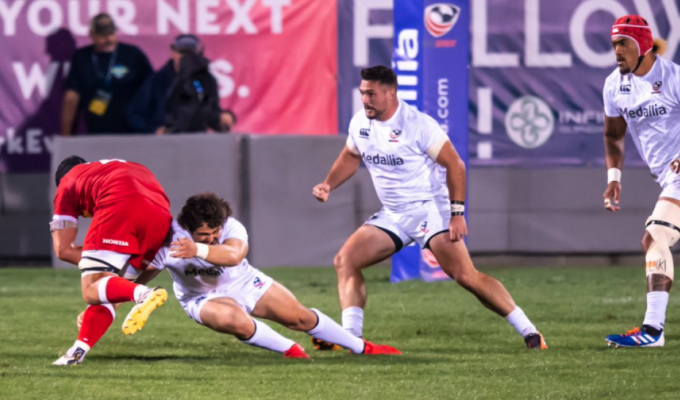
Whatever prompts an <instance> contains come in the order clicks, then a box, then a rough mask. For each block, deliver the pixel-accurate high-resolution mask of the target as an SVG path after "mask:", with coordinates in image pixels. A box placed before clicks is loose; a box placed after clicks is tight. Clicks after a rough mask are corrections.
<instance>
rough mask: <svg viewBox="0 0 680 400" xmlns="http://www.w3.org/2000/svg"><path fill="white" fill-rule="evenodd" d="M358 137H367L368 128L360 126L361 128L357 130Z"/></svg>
mask: <svg viewBox="0 0 680 400" xmlns="http://www.w3.org/2000/svg"><path fill="white" fill-rule="evenodd" d="M359 137H360V138H364V139H368V129H366V128H361V129H360V130H359Z"/></svg>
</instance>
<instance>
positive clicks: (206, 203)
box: [177, 192, 232, 233]
mask: <svg viewBox="0 0 680 400" xmlns="http://www.w3.org/2000/svg"><path fill="white" fill-rule="evenodd" d="M231 214H232V211H231V207H230V206H229V203H227V202H226V201H225V200H224V199H222V198H220V197H218V196H217V195H216V194H215V193H212V192H205V193H200V194H196V195H193V196H191V197H189V198H188V199H187V201H186V203H184V207H182V211H180V213H179V216H178V217H177V222H178V223H179V225H180V226H181V227H182V228H184V229H186V230H188V231H189V232H192V233H193V232H195V231H196V229H198V228H200V227H201V226H202V225H203V224H204V223H205V224H207V225H208V227H209V228H217V227H218V226H222V225H223V224H224V222H225V221H226V220H227V218H229V217H230V216H231Z"/></svg>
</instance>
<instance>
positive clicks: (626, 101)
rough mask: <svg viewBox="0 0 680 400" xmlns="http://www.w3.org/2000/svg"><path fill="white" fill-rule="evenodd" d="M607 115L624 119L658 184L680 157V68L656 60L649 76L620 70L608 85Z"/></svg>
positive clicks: (664, 61) (604, 95) (664, 60)
mask: <svg viewBox="0 0 680 400" xmlns="http://www.w3.org/2000/svg"><path fill="white" fill-rule="evenodd" d="M603 97H604V112H605V114H606V115H607V116H608V117H619V116H622V117H623V118H624V119H625V120H626V123H628V131H629V132H630V134H631V136H632V137H633V141H634V142H635V147H637V149H638V152H640V155H641V156H642V159H643V160H644V161H645V162H646V163H647V165H648V166H649V169H650V171H651V172H652V175H654V177H655V178H656V181H657V182H662V181H663V180H664V178H665V176H666V174H667V173H668V171H669V163H670V162H671V161H672V160H673V159H674V158H676V157H678V156H680V66H678V65H677V64H674V63H673V62H671V61H668V60H666V59H663V58H661V57H658V56H657V57H656V62H655V63H654V66H653V67H652V69H651V70H650V71H649V72H648V73H647V75H645V76H642V77H639V76H635V75H633V74H632V73H629V74H626V75H621V73H620V72H619V70H618V68H617V69H616V70H615V71H614V72H612V73H611V75H609V77H607V80H606V81H605V84H604V93H603Z"/></svg>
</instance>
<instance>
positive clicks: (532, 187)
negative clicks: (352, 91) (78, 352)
mask: <svg viewBox="0 0 680 400" xmlns="http://www.w3.org/2000/svg"><path fill="white" fill-rule="evenodd" d="M343 145H344V137H343V136H330V137H311V136H295V135H290V136H261V135H253V136H251V135H226V136H225V135H186V136H184V135H177V136H169V137H150V136H127V137H120V136H118V137H116V136H101V137H73V138H57V139H56V140H55V143H54V157H53V162H52V164H53V169H54V167H55V166H56V164H57V163H58V162H59V160H61V159H62V158H64V157H66V156H70V155H73V154H77V155H80V156H82V157H84V158H85V159H88V160H98V159H111V158H120V159H125V160H129V161H135V162H140V163H142V164H144V165H146V166H148V167H149V168H150V169H151V171H153V173H154V174H156V176H157V177H158V179H159V181H160V182H161V184H162V185H163V186H164V187H165V189H166V191H167V193H168V196H169V198H170V201H171V203H172V212H173V214H174V215H177V213H178V212H179V210H180V208H181V206H182V205H183V203H184V201H185V200H186V198H187V197H189V196H190V195H192V194H195V193H198V192H203V191H214V192H215V193H217V194H219V195H220V196H222V197H224V198H225V199H227V200H228V201H229V202H230V203H231V204H232V205H233V208H234V210H235V216H236V217H237V218H238V219H240V220H241V221H242V222H243V223H244V224H245V225H246V227H247V228H248V230H249V233H250V254H249V256H248V258H249V259H250V261H251V262H252V263H253V264H254V265H257V266H262V267H270V266H286V265H295V266H327V265H331V264H332V260H333V255H334V254H335V252H336V251H337V250H338V249H339V248H340V246H341V245H342V243H343V242H344V241H345V240H346V239H347V237H348V236H349V235H350V234H351V233H352V232H353V231H354V230H355V229H356V228H357V227H358V226H360V225H361V224H362V223H363V221H364V220H365V219H367V218H368V217H370V215H371V214H372V213H374V212H376V211H378V210H379V209H380V202H379V201H378V199H377V197H376V195H375V191H374V189H373V185H372V182H371V179H370V176H369V175H368V173H367V172H366V171H365V170H364V169H361V170H360V171H359V172H358V173H357V175H356V176H355V177H353V178H352V179H351V180H350V181H348V182H347V183H346V184H345V185H343V186H342V187H341V188H340V189H338V190H337V191H335V192H333V193H332V196H331V198H330V201H329V202H328V203H327V204H321V203H318V202H317V201H316V200H315V199H314V198H313V197H312V195H311V190H312V186H314V185H315V184H316V183H319V182H321V181H322V180H323V179H324V177H325V175H326V173H327V172H328V170H329V168H330V167H331V164H332V163H333V160H334V159H335V157H336V156H337V154H338V153H339V151H340V150H341V149H342V147H343ZM468 172H469V177H468V204H469V207H468V209H469V216H468V224H469V231H470V237H469V241H468V244H469V247H470V249H471V251H472V252H473V254H489V255H493V254H498V255H502V254H530V255H531V254H534V255H569V254H596V255H597V254H603V255H604V254H615V253H635V252H638V251H639V249H640V245H639V243H640V237H641V235H642V232H643V229H644V222H645V219H646V218H647V216H648V215H649V214H650V213H651V211H652V207H653V206H654V202H655V199H656V197H657V196H658V192H659V189H658V187H657V185H656V184H655V183H654V182H653V180H652V179H651V178H650V176H649V174H648V172H647V171H646V170H643V169H630V170H625V171H624V179H623V187H624V191H623V196H622V203H621V205H622V211H621V212H620V213H617V214H610V213H607V212H605V211H604V210H603V208H602V199H601V194H602V191H603V190H604V188H605V182H606V174H605V171H604V169H603V168H602V167H592V168H589V167H580V168H570V167H559V168H558V167H555V168H548V169H520V168H503V169H500V168H482V167H473V168H471V169H469V171H468ZM0 178H1V179H2V181H1V182H2V188H0V189H1V190H2V202H1V203H0V205H1V207H2V208H1V209H0V258H47V257H50V255H51V238H50V234H49V229H48V225H47V223H48V221H49V220H50V218H51V203H52V198H51V196H52V195H53V193H54V179H53V177H52V175H47V174H22V175H7V176H0ZM88 222H89V221H88V220H87V219H81V222H80V239H82V238H83V237H84V233H85V231H86V228H87V226H88Z"/></svg>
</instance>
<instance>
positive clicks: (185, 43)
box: [128, 35, 236, 134]
mask: <svg viewBox="0 0 680 400" xmlns="http://www.w3.org/2000/svg"><path fill="white" fill-rule="evenodd" d="M170 48H171V50H172V53H171V56H170V60H168V62H167V63H166V64H165V65H164V66H163V67H162V68H161V69H160V70H159V71H158V72H156V73H154V74H153V75H152V76H150V77H149V78H148V79H147V80H146V81H145V82H144V84H143V85H142V87H141V88H140V89H139V90H138V91H137V94H136V95H135V97H134V98H133V100H132V102H131V104H130V107H129V109H128V121H129V125H130V126H131V127H132V128H133V129H134V130H135V131H136V132H156V133H157V134H165V133H189V132H208V131H218V132H229V131H230V130H231V128H232V127H233V126H234V124H235V123H236V116H235V115H234V114H233V113H232V112H231V111H229V110H226V111H222V110H221V109H220V106H219V94H218V87H217V81H216V80H215V78H214V77H213V76H212V75H211V74H210V71H209V70H208V65H209V61H208V60H207V59H206V58H205V57H203V46H202V44H201V41H200V40H199V39H198V37H196V36H194V35H179V36H177V37H176V38H175V40H174V42H173V43H172V45H171V46H170Z"/></svg>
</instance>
